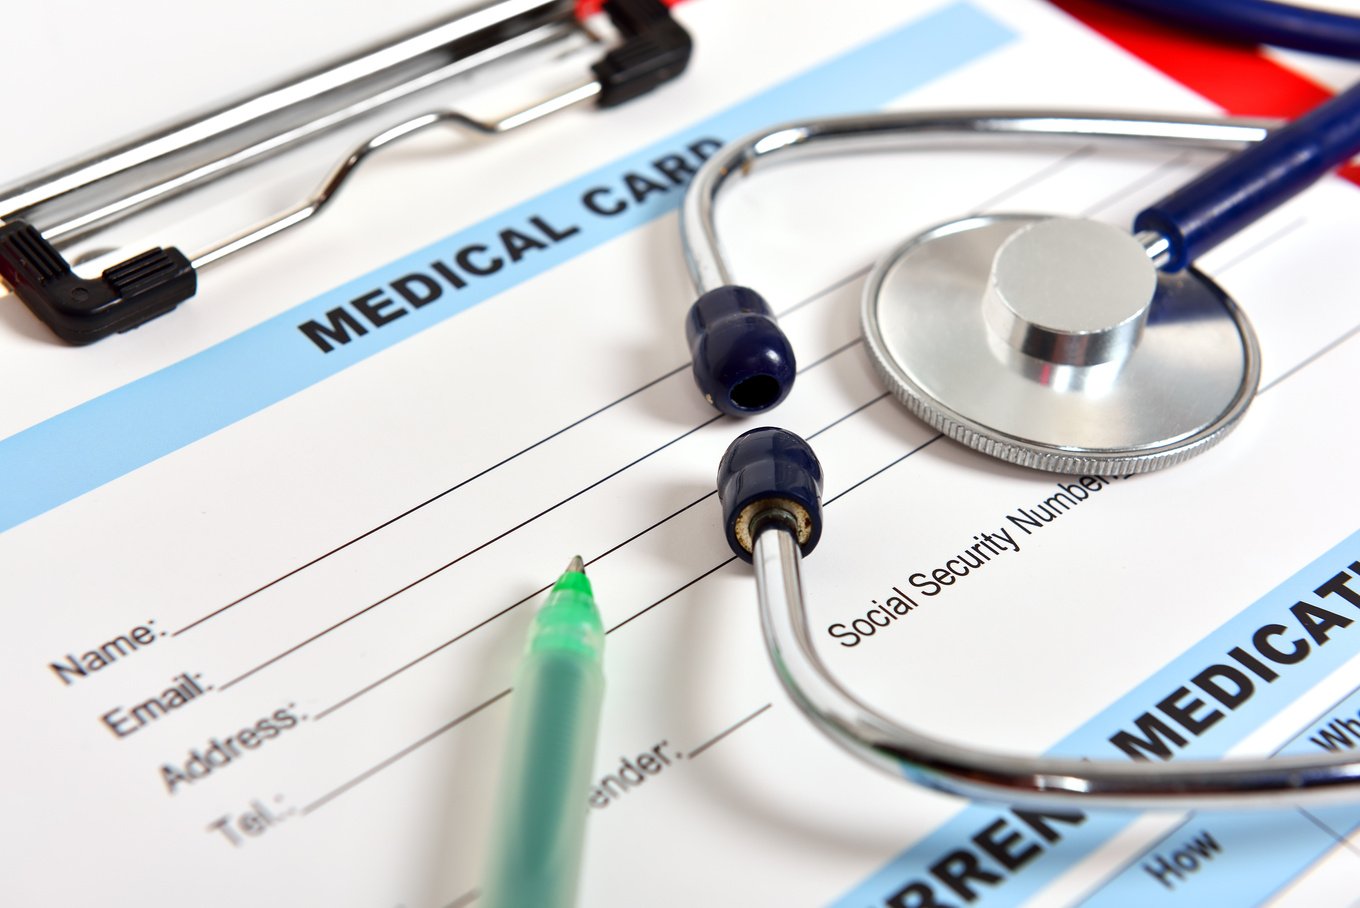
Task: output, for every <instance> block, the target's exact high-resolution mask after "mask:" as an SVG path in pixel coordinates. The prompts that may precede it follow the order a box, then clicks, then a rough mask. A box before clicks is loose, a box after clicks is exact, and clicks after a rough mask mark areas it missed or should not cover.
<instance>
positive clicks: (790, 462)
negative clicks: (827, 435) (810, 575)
mask: <svg viewBox="0 0 1360 908" xmlns="http://www.w3.org/2000/svg"><path fill="white" fill-rule="evenodd" d="M718 501H719V502H720V503H721V505H722V511H723V527H724V529H725V531H726V535H727V544H728V545H729V546H731V547H732V551H733V552H735V553H736V554H737V557H739V558H741V559H743V560H745V561H748V562H749V561H750V560H751V555H752V550H753V548H754V545H755V536H756V534H758V533H759V532H760V530H761V528H762V525H768V524H769V523H771V522H774V523H778V524H782V525H783V526H784V527H785V528H786V529H788V530H789V531H790V532H792V533H793V534H794V535H795V537H796V538H797V540H798V546H799V548H800V549H801V550H802V553H803V554H804V555H806V554H808V553H809V552H811V551H812V550H813V549H814V548H815V547H816V545H817V541H818V540H819V539H820V538H821V536H822V465H821V463H820V462H818V460H817V455H816V454H814V453H813V452H812V448H811V446H809V445H808V443H807V442H806V441H804V440H803V439H801V438H799V437H798V436H797V435H795V434H793V433H792V432H790V431H788V430H787V429H776V428H773V427H771V426H765V427H762V428H759V429H752V430H751V431H749V432H743V433H742V434H741V435H738V436H737V437H736V439H734V440H733V442H732V444H730V445H728V447H727V451H726V452H725V453H724V454H723V457H722V460H721V461H719V463H718Z"/></svg>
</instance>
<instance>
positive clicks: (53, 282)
mask: <svg viewBox="0 0 1360 908" xmlns="http://www.w3.org/2000/svg"><path fill="white" fill-rule="evenodd" d="M0 280H3V281H4V282H5V283H6V284H8V285H9V286H10V289H12V290H13V291H14V293H15V295H16V296H18V297H19V299H21V300H23V303H24V305H25V306H27V307H28V308H29V309H30V310H32V312H33V314H34V315H36V316H37V317H38V318H40V319H42V320H43V322H44V323H45V324H46V325H47V327H49V328H51V329H52V331H53V332H54V333H55V334H56V335H57V337H59V338H61V339H62V340H64V341H66V342H67V343H69V344H77V345H80V344H89V343H93V342H94V341H97V340H100V339H101V338H105V337H108V336H109V335H110V334H120V333H122V332H124V331H131V330H132V329H133V328H136V327H138V326H139V325H142V324H145V323H146V322H149V321H150V320H151V319H153V318H155V317H156V316H158V315H164V314H165V313H167V312H169V311H170V310H172V309H174V308H175V307H176V306H178V305H179V304H180V303H182V302H184V301H185V300H186V299H188V298H189V297H191V296H193V295H194V291H195V290H197V288H198V277H197V275H196V274H195V273H194V266H193V265H191V264H190V263H189V259H188V258H187V257H185V255H184V253H182V252H180V251H179V250H178V249H175V248H170V249H160V248H156V249H151V250H148V251H147V252H143V253H142V254H141V255H138V256H134V257H132V258H130V259H128V260H127V261H125V262H121V263H119V264H117V265H114V266H113V267H112V268H109V269H108V270H106V271H105V272H104V273H103V274H102V275H100V276H99V277H98V278H82V277H80V276H78V275H77V274H76V273H75V272H74V271H72V270H71V266H70V265H68V264H67V263H66V259H64V258H62V255H61V253H60V252H58V251H57V250H56V249H55V248H54V247H53V246H52V244H51V243H49V242H47V240H46V239H44V238H43V235H42V234H41V233H39V232H38V231H37V230H35V229H34V228H33V227H31V226H29V225H28V224H26V223H24V222H23V221H10V222H9V223H7V224H5V225H3V226H0Z"/></svg>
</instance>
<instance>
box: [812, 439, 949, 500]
mask: <svg viewBox="0 0 1360 908" xmlns="http://www.w3.org/2000/svg"><path fill="white" fill-rule="evenodd" d="M941 438H944V435H941V434H936V436H935V437H934V438H932V439H930V440H929V441H924V442H922V443H921V444H919V445H917V446H916V447H914V448H912V449H911V450H910V451H908V452H907V453H905V454H903V455H902V456H901V457H899V458H897V459H896V460H894V461H893V462H892V463H890V464H888V465H887V466H885V467H881V468H879V469H877V470H875V471H874V472H872V473H870V474H869V475H868V476H866V477H864V478H863V479H861V480H860V481H859V482H857V483H855V484H854V485H852V486H850V487H849V488H848V489H842V490H841V491H839V492H837V493H836V494H835V495H833V496H831V497H830V498H828V499H827V500H826V501H824V502H822V506H823V507H825V506H826V505H829V504H831V503H832V502H833V501H835V500H836V499H838V498H842V497H844V496H846V495H849V494H850V493H851V492H853V491H855V489H858V488H859V487H860V486H862V485H864V484H865V483H866V482H868V481H869V480H871V479H874V478H876V477H878V476H881V475H882V474H884V473H886V472H888V471H889V470H891V469H892V468H893V467H895V466H897V465H898V464H899V463H901V462H902V461H904V460H906V459H907V458H908V457H910V456H912V455H913V454H915V453H916V452H917V451H924V450H925V449H926V448H928V447H930V446H931V445H933V444H935V442H937V441H939V440H940V439H941Z"/></svg>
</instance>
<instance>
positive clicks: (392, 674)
mask: <svg viewBox="0 0 1360 908" xmlns="http://www.w3.org/2000/svg"><path fill="white" fill-rule="evenodd" d="M716 494H717V492H716V491H714V492H709V493H708V494H707V495H703V496H701V497H699V498H696V499H695V500H694V501H691V502H690V503H689V504H687V505H685V506H684V507H683V508H680V509H679V510H678V511H673V512H671V513H670V514H668V515H666V516H665V517H663V518H661V519H660V520H658V521H657V522H656V523H654V524H652V525H651V526H649V527H647V528H646V529H644V530H640V531H639V532H637V533H634V534H633V535H632V536H629V537H628V538H627V539H625V540H624V541H623V542H620V543H619V544H618V545H615V546H613V547H612V548H609V549H606V550H605V551H603V552H601V553H600V554H599V555H596V556H595V557H594V558H592V559H590V560H589V561H587V562H586V564H587V565H591V564H595V563H596V562H598V561H599V560H600V559H601V558H604V557H606V556H608V555H612V554H613V553H614V552H617V551H618V550H619V549H621V548H623V547H624V546H625V545H627V544H628V543H630V542H632V541H633V540H635V539H639V538H641V537H642V536H644V535H646V534H647V533H649V532H651V531H652V530H654V529H656V528H657V527H659V526H661V525H662V524H663V523H665V522H666V521H668V520H671V519H672V518H674V517H678V516H679V515H681V514H683V513H684V512H685V511H688V510H689V509H690V508H692V507H694V506H695V505H697V504H698V503H699V502H701V501H704V500H706V499H708V498H711V497H712V496H714V495H716ZM551 586H552V584H551V583H550V584H547V585H545V586H541V587H539V588H538V589H536V590H534V591H533V592H532V593H530V594H529V595H527V596H525V597H524V598H523V599H520V600H518V601H516V602H512V603H511V604H509V605H507V606H506V607H505V608H503V609H501V610H500V611H499V612H496V613H495V614H494V615H491V616H490V617H487V618H483V619H482V620H481V621H478V622H477V623H476V624H474V625H473V626H472V627H470V628H468V629H467V630H464V631H462V632H460V633H458V634H456V635H455V636H453V637H450V638H449V639H448V640H445V641H444V642H443V643H441V644H439V645H438V646H436V647H434V648H433V649H431V650H428V651H426V652H424V653H422V654H420V655H419V656H417V657H416V658H414V659H412V660H411V661H410V662H407V663H405V664H403V665H401V666H399V667H397V668H395V669H393V670H392V671H390V672H388V673H387V674H385V675H383V676H382V677H381V678H379V679H378V680H376V681H374V682H372V683H371V684H368V685H365V686H364V687H362V688H360V689H359V690H357V691H355V692H354V693H352V694H350V695H349V696H348V697H345V698H344V699H343V700H340V701H339V702H337V703H333V704H331V705H330V706H328V707H326V708H325V709H323V710H321V711H320V712H318V713H316V714H315V715H313V716H312V719H313V720H317V719H323V718H325V717H326V716H328V715H330V714H331V713H333V712H335V711H336V710H337V709H339V708H340V707H342V706H346V705H348V704H350V703H352V702H354V701H355V700H357V699H358V698H359V697H362V696H363V695H364V694H366V693H368V692H369V691H371V690H373V689H374V688H376V687H378V686H380V685H382V684H386V683H387V682H388V681H391V680H392V679H393V678H395V677H396V676H397V675H400V674H401V673H402V672H404V671H406V670H408V669H410V668H414V667H415V666H416V665H419V664H420V663H421V662H424V661H425V660H426V659H428V658H430V657H431V656H433V655H434V654H435V653H438V652H440V651H441V650H443V649H445V648H447V647H449V646H452V645H453V644H455V643H457V642H458V641H459V640H462V639H463V638H464V637H466V636H467V635H468V634H470V633H472V632H473V631H475V630H479V629H481V628H483V627H486V626H487V625H488V624H490V623H491V622H492V621H495V620H496V619H497V618H500V617H501V616H503V615H505V614H508V613H509V612H510V611H512V610H513V609H516V608H519V607H520V606H521V605H523V604H524V603H526V602H528V601H529V600H530V599H533V598H534V597H535V596H537V595H539V594H540V593H542V592H544V591H545V590H547V589H548V588H549V587H551Z"/></svg>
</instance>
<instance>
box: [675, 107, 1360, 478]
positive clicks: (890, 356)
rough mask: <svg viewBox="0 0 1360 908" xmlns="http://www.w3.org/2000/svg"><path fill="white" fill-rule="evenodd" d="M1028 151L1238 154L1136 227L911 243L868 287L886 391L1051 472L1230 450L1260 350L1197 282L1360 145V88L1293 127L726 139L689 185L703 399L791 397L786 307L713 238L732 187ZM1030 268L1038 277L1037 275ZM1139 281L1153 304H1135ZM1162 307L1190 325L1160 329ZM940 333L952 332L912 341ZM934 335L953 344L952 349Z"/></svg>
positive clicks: (1061, 225)
mask: <svg viewBox="0 0 1360 908" xmlns="http://www.w3.org/2000/svg"><path fill="white" fill-rule="evenodd" d="M1015 137H1025V138H1027V139H1029V140H1031V141H1047V142H1079V143H1081V144H1084V145H1090V144H1100V143H1105V144H1120V143H1123V144H1127V143H1129V142H1131V141H1146V140H1155V141H1157V142H1160V143H1163V144H1167V145H1172V146H1176V147H1189V148H1200V149H1218V150H1223V151H1240V152H1241V153H1239V154H1236V155H1234V156H1232V157H1231V158H1229V159H1228V160H1227V161H1225V162H1223V163H1222V164H1220V165H1218V166H1217V167H1215V168H1213V169H1211V170H1210V171H1208V172H1207V173H1205V174H1204V175H1202V176H1201V177H1199V178H1198V179H1196V180H1194V181H1192V182H1191V183H1189V184H1187V185H1186V186H1184V187H1182V188H1181V189H1179V190H1177V191H1176V192H1174V193H1172V194H1171V195H1170V196H1168V197H1167V198H1165V199H1163V200H1161V201H1160V202H1158V203H1156V204H1154V205H1152V206H1149V207H1148V208H1147V209H1145V210H1144V211H1143V212H1142V213H1141V214H1140V215H1139V216H1138V218H1137V219H1136V221H1135V225H1134V230H1135V231H1136V233H1132V234H1130V233H1124V232H1121V231H1117V230H1114V229H1111V228H1109V227H1108V226H1107V225H1102V224H1098V223H1096V222H1093V221H1086V220H1082V219H1077V218H1066V219H1064V218H1045V217H1036V216H1021V217H1013V216H1006V215H997V216H988V217H987V218H965V219H964V220H962V221H958V222H955V223H953V224H946V225H941V226H940V227H937V228H934V229H932V230H929V231H926V232H925V233H923V234H921V235H919V236H917V237H915V238H913V239H911V240H909V241H907V242H906V243H904V244H902V245H901V246H899V247H898V248H897V249H896V250H894V251H893V252H892V253H891V254H890V255H889V256H888V257H886V258H885V259H883V260H882V261H880V263H879V264H878V266H877V267H876V268H875V270H874V272H873V273H872V274H871V275H870V278H869V280H868V281H867V282H866V300H865V307H864V308H865V312H864V316H863V317H864V330H865V337H866V340H867V341H868V347H869V350H870V353H871V356H872V359H873V362H874V365H875V367H876V368H877V369H878V371H879V374H880V376H881V377H882V378H883V379H884V381H885V382H886V383H887V385H888V387H889V388H890V389H891V390H892V391H893V392H894V394H895V395H896V396H897V397H898V398H899V399H900V400H901V401H902V402H903V403H904V404H906V405H907V406H908V407H909V408H911V409H912V411H913V412H915V413H916V414H917V415H918V416H920V417H921V418H922V419H924V420H925V421H926V422H928V423H930V424H931V425H932V426H934V427H935V428H937V429H939V430H940V431H942V432H944V433H945V434H947V435H949V436H950V437H951V438H954V439H956V440H958V441H962V442H964V443H965V444H968V445H970V446H972V447H974V448H976V449H978V450H981V451H983V452H984V453H988V454H991V455H993V456H997V457H1000V458H1002V459H1004V460H1008V461H1010V462H1013V463H1018V464H1022V465H1025V466H1030V467H1035V468H1039V469H1046V470H1057V471H1062V472H1073V471H1076V472H1081V471H1086V470H1092V469H1095V470H1107V471H1115V472H1122V473H1132V472H1141V471H1146V470H1152V469H1159V468H1161V467H1164V466H1168V465H1170V464H1173V463H1178V462H1180V461H1181V460H1184V459H1186V458H1188V457H1191V456H1194V455H1195V454H1197V453H1199V452H1201V451H1203V450H1206V449H1207V448H1208V447H1211V446H1212V445H1214V444H1216V443H1217V442H1218V441H1219V440H1221V439H1222V438H1223V437H1224V436H1225V435H1226V434H1227V433H1228V432H1229V431H1231V429H1232V428H1233V427H1234V426H1235V425H1236V423H1237V420H1238V419H1239V418H1240V417H1241V415H1242V413H1243V412H1245V410H1246V408H1247V406H1248V405H1249V404H1250V401H1251V399H1252V397H1253V396H1254V394H1255V390H1256V383H1257V378H1258V375H1259V351H1258V349H1257V346H1256V340H1255V335H1254V333H1253V332H1252V330H1251V327H1250V324H1249V323H1248V322H1247V320H1246V318H1245V315H1244V314H1243V313H1242V312H1241V311H1240V310H1239V309H1238V308H1237V307H1236V306H1235V304H1234V303H1233V302H1232V300H1231V299H1230V298H1229V297H1228V296H1227V294H1225V293H1224V292H1223V291H1222V290H1221V289H1220V288H1218V286H1217V285H1216V284H1215V283H1214V282H1213V281H1212V280H1211V279H1209V278H1208V277H1207V276H1205V275H1203V274H1201V273H1199V272H1198V271H1195V270H1193V269H1190V270H1189V271H1186V268H1187V266H1188V265H1189V263H1190V262H1191V261H1192V260H1193V259H1194V258H1196V257H1197V256H1198V255H1201V254H1203V253H1204V252H1206V251H1208V250H1209V249H1211V248H1213V247H1214V246H1216V245H1217V244H1218V243H1220V242H1222V241H1223V240H1225V239H1227V238H1228V237H1229V236H1231V235H1233V234H1234V233H1236V232H1237V231H1239V230H1240V229H1242V228H1243V227H1244V226H1246V225H1247V224H1249V223H1251V222H1253V221H1254V220H1256V219H1258V218H1259V217H1261V216H1262V215H1264V214H1265V213H1267V212H1268V211H1270V210H1271V209H1273V208H1275V207H1276V206H1278V205H1279V204H1281V203H1283V202H1284V201H1285V200H1287V199H1288V198H1291V197H1292V196H1293V195H1295V194H1296V193H1298V192H1299V191H1301V190H1302V189H1303V188H1305V187H1306V186H1308V185H1310V184H1311V183H1313V182H1314V181H1316V180H1317V179H1318V178H1319V177H1321V176H1322V175H1323V174H1325V173H1327V172H1329V171H1330V170H1331V169H1332V168H1333V167H1335V166H1336V165H1337V164H1339V163H1341V162H1343V161H1345V160H1346V159H1348V158H1349V157H1351V156H1352V155H1353V154H1355V153H1356V151H1357V150H1360V87H1356V88H1353V89H1351V90H1350V91H1348V92H1346V93H1344V94H1342V95H1341V96H1339V97H1337V98H1336V99H1334V100H1333V101H1331V102H1329V103H1327V104H1325V105H1322V106H1321V107H1319V108H1317V109H1316V110H1314V111H1312V112H1311V113H1309V114H1308V115H1306V116H1305V117H1303V118H1301V119H1299V120H1297V121H1295V122H1293V123H1291V124H1289V125H1287V126H1284V127H1280V126H1279V124H1276V123H1267V122H1263V121H1249V120H1203V119H1194V118H1168V117H1151V116H1123V115H1120V116H1100V115H1087V114H1064V113H1040V112H1028V113H1025V112H1021V113H990V112H981V113H966V112H963V113H960V112H952V113H951V112H943V113H931V114H901V113H888V114H877V115H864V116H858V117H842V118H834V119H824V120H814V121H808V122H804V123H798V124H791V125H785V126H780V127H777V128H774V129H770V130H766V131H763V132H761V133H758V134H755V135H752V136H749V137H747V138H746V139H743V140H741V141H739V142H736V143H733V144H732V145H729V146H727V147H725V148H724V149H722V150H720V151H719V152H718V153H717V154H716V155H714V156H713V157H712V158H710V159H709V161H708V162H707V163H706V164H705V166H704V167H703V168H702V169H701V170H700V171H699V173H698V174H697V175H696V177H695V180H694V182H693V184H692V185H691V187H690V190H689V193H688V195H687V196H686V201H685V205H684V208H683V211H682V215H681V231H682V236H683V239H684V243H685V248H686V255H687V260H688V263H689V268H690V273H691V276H692V278H693V280H694V284H695V286H696V288H697V290H698V291H699V292H700V293H701V294H702V295H701V297H700V300H699V302H698V303H696V304H695V307H694V309H692V310H691V313H690V317H689V320H688V323H687V334H688V337H689V340H690V345H691V350H692V352H693V354H694V361H693V365H694V374H695V380H696V383H697V384H698V385H699V387H700V389H701V392H702V393H703V394H704V396H705V398H706V399H708V400H709V402H710V403H712V404H713V406H715V407H716V408H717V409H719V410H720V411H722V412H724V413H727V414H730V415H750V414H753V413H759V412H764V411H765V410H767V409H769V408H770V407H772V406H774V405H775V404H777V403H778V402H779V401H781V400H783V398H784V397H785V396H787V394H788V393H789V390H790V388H791V385H792V382H793V378H794V375H795V368H794V361H793V352H792V350H791V347H790V345H789V343H788V340H787V338H785V337H784V335H783V334H782V333H781V332H780V331H779V328H778V326H777V324H776V323H775V321H774V317H773V312H772V308H771V307H770V305H769V304H768V303H767V302H766V301H765V300H763V299H762V298H761V297H760V296H759V294H758V293H756V291H754V290H752V289H750V288H747V287H741V286H737V285H734V284H733V282H732V278H731V275H730V272H729V269H728V266H727V263H726V260H725V257H724V255H723V252H722V249H721V245H720V243H719V240H718V235H717V230H716V226H715V218H714V210H715V206H716V203H717V200H718V197H719V196H720V195H721V193H722V192H723V191H724V190H725V189H726V188H728V187H730V186H731V185H734V184H735V183H736V182H739V180H738V179H733V178H734V177H738V178H745V177H747V176H749V175H751V174H752V173H754V172H755V171H756V170H758V169H760V168H761V167H764V166H768V165H769V164H771V163H776V162H790V161H796V160H799V159H800V158H802V157H804V156H806V155H814V154H815V155H819V156H826V155H829V154H836V153H843V152H844V153H848V152H856V151H884V150H901V149H910V148H916V147H930V146H932V145H941V144H947V145H951V146H958V145H960V144H962V143H967V142H978V143H987V142H995V141H997V140H1002V141H1005V140H1012V139H1014V138H1015ZM1244 148H1246V150H1245V151H1242V149H1244ZM932 249H938V250H943V251H932ZM961 258H966V259H967V260H968V261H969V262H970V263H971V264H970V269H971V270H966V271H965V272H964V273H963V274H962V276H961V277H960V278H959V279H951V280H950V281H946V282H944V283H942V282H941V281H940V280H939V279H938V278H937V274H938V272H937V271H935V270H934V268H935V265H934V264H933V262H947V263H949V262H958V261H960V260H961ZM1069 263H1072V264H1069ZM1083 263H1084V264H1085V265H1086V267H1085V268H1084V269H1083V268H1082V267H1080V266H1081V265H1082V264H1083ZM1107 263H1108V264H1109V267H1106V264H1107ZM950 267H952V265H951V266H950ZM1068 272H1071V273H1070V274H1069V273H1068ZM1027 273H1028V276H1027ZM1035 274H1038V275H1041V276H1042V280H1033V279H1031V278H1032V276H1033V275H1035ZM1116 274H1117V275H1120V277H1119V278H1118V279H1115V278H1114V277H1112V275H1116ZM1053 275H1058V276H1059V277H1061V278H1062V279H1063V280H1064V281H1065V282H1066V283H1065V284H1064V286H1063V287H1062V288H1061V292H1056V293H1055V292H1054V291H1052V289H1051V288H1050V287H1049V285H1050V284H1051V283H1052V276H1053ZM1124 275H1128V277H1129V279H1128V280H1125V279H1124V277H1123V276H1124ZM1130 287H1136V288H1141V289H1135V290H1133V291H1132V293H1131V294H1130V292H1129V288H1130ZM1093 303H1099V304H1100V305H1096V306H1093V305H1092V304H1093ZM875 306H877V308H875ZM1154 309H1155V310H1157V311H1161V312H1164V313H1165V312H1170V313H1176V314H1175V315H1173V316H1171V317H1169V318H1160V319H1159V318H1156V317H1155V316H1152V315H1151V313H1153V312H1154ZM1102 319H1104V320H1102ZM890 322H891V323H893V326H892V327H889V325H888V323H890ZM1191 323H1206V324H1209V325H1210V328H1209V331H1210V334H1208V335H1205V336H1200V337H1190V336H1189V331H1188V330H1187V329H1186V327H1185V326H1186V325H1189V324H1191ZM1145 326H1146V327H1147V331H1146V332H1145V331H1144V328H1145ZM930 328H933V329H935V330H936V331H937V332H939V333H938V334H932V335H930V336H929V337H927V336H925V335H923V334H921V333H920V332H922V331H924V330H926V329H930ZM935 337H949V338H951V342H950V345H949V346H945V345H944V344H942V343H939V342H936V341H935V340H934V338H935ZM1206 342H1207V343H1209V344H1211V345H1213V347H1214V349H1215V350H1216V351H1217V352H1218V353H1220V354H1221V355H1220V356H1219V358H1218V360H1217V361H1216V362H1215V369H1216V371H1214V372H1213V373H1212V374H1209V375H1208V376H1207V377H1205V373H1204V370H1203V369H1201V368H1200V367H1199V365H1198V364H1197V363H1195V362H1193V353H1194V351H1196V350H1199V349H1202V348H1203V345H1204V344H1205V343H1206ZM978 370H985V372H979V371H978ZM980 374H985V375H986V376H987V377H988V381H986V382H982V381H981V380H979V379H978V375H980ZM979 384H986V385H987V386H988V387H989V388H992V389H996V388H1001V389H1002V390H1003V392H1004V393H1003V396H1004V397H1005V399H1006V401H1007V403H1006V405H1005V406H1002V405H1000V404H998V403H997V402H996V401H997V400H998V398H997V396H996V395H995V394H994V393H992V392H991V391H989V392H988V394H987V395H983V396H981V397H979V395H978V393H977V392H976V390H975V388H974V387H973V386H976V385H979ZM1087 389H1089V390H1090V393H1085V392H1086V391H1087ZM1111 389H1114V390H1115V391H1116V392H1117V393H1111ZM1150 402H1153V403H1155V404H1156V405H1155V406H1154V405H1153V403H1150ZM1148 414H1152V415H1151V416H1149V415H1148ZM1170 414H1177V415H1176V416H1170ZM1106 427H1113V429H1111V430H1109V431H1107V430H1106Z"/></svg>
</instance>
